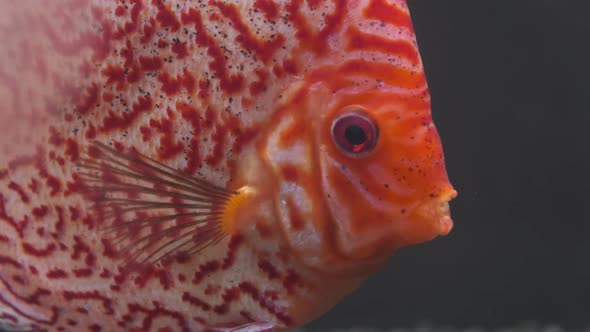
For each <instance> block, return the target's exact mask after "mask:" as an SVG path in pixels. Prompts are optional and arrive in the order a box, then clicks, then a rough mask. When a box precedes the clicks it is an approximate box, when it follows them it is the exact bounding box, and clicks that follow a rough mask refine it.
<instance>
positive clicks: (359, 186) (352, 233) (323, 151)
mask: <svg viewBox="0 0 590 332" xmlns="http://www.w3.org/2000/svg"><path fill="white" fill-rule="evenodd" d="M335 74H336V73H335ZM330 99H331V100H330V101H329V102H327V103H325V107H326V108H325V110H324V112H321V113H318V115H319V116H318V118H317V119H316V121H317V122H318V125H317V130H316V132H315V135H316V137H315V140H316V142H317V145H318V149H317V150H316V151H317V159H316V160H317V165H318V170H319V171H320V172H321V175H320V177H321V190H322V192H323V193H324V204H325V206H326V209H327V212H328V213H327V214H328V215H329V219H330V220H331V222H332V225H333V231H334V232H333V235H334V237H335V241H334V243H335V248H336V250H337V251H338V254H339V255H343V256H344V257H349V258H353V259H365V258H369V257H377V256H382V255H388V254H390V253H391V252H392V251H393V250H394V249H397V248H399V247H402V246H406V245H413V244H417V243H421V242H425V241H429V240H431V239H433V238H435V237H436V236H439V235H447V234H448V233H449V232H450V231H451V229H452V227H453V222H452V220H451V217H450V209H449V204H448V203H449V201H450V200H451V199H452V198H454V197H455V196H456V192H455V190H454V189H453V187H452V185H451V184H450V182H449V179H448V176H447V172H446V167H445V161H444V152H443V147H442V144H441V140H440V137H439V134H438V132H437V129H436V127H435V125H434V123H433V120H432V117H431V112H430V103H429V95H428V91H427V90H426V88H424V87H423V88H421V89H418V90H413V91H404V92H402V91H400V90H399V88H398V87H396V86H389V85H388V84H387V83H386V82H373V83H371V84H367V83H365V84H362V83H360V82H359V83H358V84H355V85H353V87H352V88H345V89H342V90H339V91H337V92H335V93H332V94H331V96H330Z"/></svg>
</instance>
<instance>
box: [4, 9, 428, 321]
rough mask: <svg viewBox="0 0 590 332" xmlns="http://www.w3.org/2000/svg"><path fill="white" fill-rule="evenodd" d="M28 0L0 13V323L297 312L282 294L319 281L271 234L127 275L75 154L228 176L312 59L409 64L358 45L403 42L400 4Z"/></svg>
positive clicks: (272, 317) (406, 28)
mask: <svg viewBox="0 0 590 332" xmlns="http://www.w3.org/2000/svg"><path fill="white" fill-rule="evenodd" d="M39 3H40V2H36V1H25V2H23V5H22V7H19V6H17V5H14V4H12V5H11V6H12V7H11V8H10V10H7V11H4V13H5V14H4V15H2V14H0V35H1V36H2V37H3V38H2V40H3V41H4V46H5V47H2V48H1V49H0V59H1V63H0V96H2V97H3V99H2V100H3V101H2V104H3V105H6V106H7V107H2V110H0V112H1V113H0V116H1V117H2V119H3V120H4V119H5V120H6V121H0V122H1V123H0V126H2V127H1V128H0V129H1V132H0V137H1V138H2V139H1V140H0V141H1V142H2V143H0V145H1V148H2V153H1V154H0V195H1V196H2V197H0V249H1V250H0V253H1V254H0V264H1V265H0V266H1V267H2V268H1V269H0V295H1V296H2V297H1V298H0V309H1V310H0V324H4V323H5V322H6V324H13V323H14V324H16V323H19V322H27V323H26V324H31V322H32V324H35V325H39V326H41V327H47V326H51V327H52V328H57V327H58V326H68V325H70V326H75V325H76V324H79V325H78V326H88V327H90V328H92V326H95V325H97V326H101V325H102V326H104V328H105V329H106V330H109V328H110V329H116V328H119V327H121V326H120V325H118V324H119V323H121V322H122V321H124V320H125V317H126V316H125V315H129V317H132V318H133V321H132V323H131V324H132V326H143V327H144V328H145V327H146V326H148V327H149V328H151V327H155V326H165V325H166V324H169V325H170V326H174V327H175V328H178V329H179V330H183V329H184V330H190V329H192V328H193V327H194V329H198V328H202V326H207V325H212V324H213V325H214V324H217V323H219V324H222V325H223V324H229V323H240V324H241V323H244V322H246V321H247V320H248V316H253V317H255V318H257V319H263V320H264V319H266V320H269V321H277V322H279V323H281V324H288V323H290V322H292V321H293V320H294V319H296V318H295V316H293V317H292V316H291V312H290V308H291V307H293V306H294V303H296V301H297V300H296V299H295V296H294V295H293V292H294V291H295V292H301V293H302V294H313V293H314V292H318V290H319V289H322V287H321V286H322V285H321V283H317V282H312V281H306V278H305V275H302V274H301V273H299V272H298V271H299V266H298V265H297V264H296V263H293V262H288V261H286V260H285V257H284V253H282V252H281V249H280V248H279V247H277V246H276V244H274V242H273V241H270V240H269V241H268V243H267V242H265V241H259V242H260V243H259V245H258V246H257V245H254V244H252V243H251V242H247V240H244V239H242V240H240V239H239V238H238V239H236V238H228V239H226V240H225V242H223V243H222V244H221V245H220V246H219V247H218V248H220V249H219V250H215V251H209V252H206V253H203V255H202V256H199V257H194V258H193V259H192V260H191V261H190V262H189V263H188V264H187V265H185V266H183V267H180V268H178V267H176V268H175V269H174V270H172V271H166V270H165V269H159V268H158V269H154V270H153V271H149V272H148V273H146V274H144V275H142V276H140V277H137V279H133V280H130V279H127V278H126V277H127V276H125V275H122V274H121V273H120V271H118V270H117V263H115V262H113V259H112V253H111V252H110V247H109V244H108V243H105V242H104V241H103V238H102V237H101V236H100V235H99V234H98V233H97V232H96V227H97V220H95V219H93V216H92V215H91V214H89V213H88V212H87V211H88V208H89V206H88V203H87V202H85V201H83V200H82V199H81V198H80V197H79V196H78V195H77V194H76V182H75V178H74V176H73V173H74V170H73V169H72V165H73V164H74V163H75V162H76V161H77V160H79V155H80V154H81V153H82V149H83V147H84V144H85V142H87V141H89V140H93V139H97V140H100V141H103V142H106V143H112V144H113V146H115V147H117V146H118V145H119V144H120V145H122V146H135V147H136V148H137V149H138V150H139V151H140V152H143V153H144V154H147V155H149V156H151V157H154V158H155V159H157V160H159V161H162V162H165V163H166V164H168V165H170V166H172V167H174V168H178V169H181V170H183V171H184V172H186V173H188V174H193V175H198V176H200V177H203V178H205V179H207V180H209V181H211V182H213V183H216V184H220V185H226V183H227V182H228V180H229V179H230V178H231V175H232V170H233V168H234V167H235V166H236V163H237V162H236V160H238V159H239V156H240V153H241V152H242V151H244V150H245V147H246V146H247V145H248V144H250V143H251V142H253V141H254V140H255V139H256V137H257V136H256V135H257V133H259V132H260V129H261V128H264V126H265V125H266V121H268V120H269V119H270V118H271V115H272V113H273V111H274V105H275V104H276V103H277V102H278V100H279V99H280V96H281V93H282V91H284V90H285V89H286V88H287V87H288V86H290V85H291V84H292V83H293V82H294V81H297V80H300V79H302V77H303V76H304V75H305V73H306V72H308V71H309V70H310V69H313V68H321V67H322V66H329V65H332V64H334V63H339V62H342V61H344V60H346V59H350V58H361V57H366V58H369V59H371V60H372V61H379V62H387V63H395V64H396V65H399V66H402V67H410V68H419V66H418V65H417V63H419V60H418V61H416V59H413V58H412V56H411V55H410V56H408V55H407V54H403V53H392V52H384V51H383V50H382V49H379V47H380V46H379V42H377V46H376V47H373V48H370V49H364V48H362V47H360V46H358V45H357V46H355V45H356V44H355V43H354V41H355V40H365V41H366V40H367V39H366V37H367V35H374V36H378V37H382V38H384V39H386V40H390V39H395V40H404V41H407V42H409V43H410V44H412V45H413V43H414V36H413V32H412V30H411V25H409V23H408V20H407V18H408V13H407V7H406V5H405V1H385V0H370V1H369V0H367V1H353V0H351V1H328V0H324V1H322V0H309V1H298V0H290V1H270V0H256V1H219V2H217V1H155V0H154V1H151V0H143V1H129V2H112V1H98V0H95V1H94V0H93V1H79V0H56V1H55V2H51V3H46V2H43V6H40V5H39ZM384 9H385V10H391V13H394V14H392V15H381V14H380V10H381V12H382V11H383V10H384ZM8 13H10V15H8ZM349 31H352V33H349ZM25 36H26V38H25ZM359 36H360V37H359ZM355 38H356V39H355ZM359 38H360V39H359ZM363 38H365V39H363ZM381 46H383V45H381ZM385 47H388V46H387V45H385ZM400 54H401V55H400ZM261 227H264V225H263V226H261ZM260 248H262V249H264V250H262V249H260ZM261 285H264V287H261ZM302 296H303V297H305V296H311V295H302ZM64 312H66V313H68V314H63V313H64ZM243 312H246V314H245V315H244V313H243ZM88 313H90V314H88ZM111 317H112V318H114V319H113V320H109V319H108V318H111ZM236 317H240V318H239V319H238V318H236ZM297 319H299V318H297ZM158 320H162V322H163V323H162V322H158ZM145 322H150V323H149V324H148V325H145V324H147V323H145ZM26 324H25V325H23V326H27V325H26ZM7 326H10V325H7ZM127 327H129V326H127Z"/></svg>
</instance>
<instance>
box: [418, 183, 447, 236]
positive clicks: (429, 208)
mask: <svg viewBox="0 0 590 332" xmlns="http://www.w3.org/2000/svg"><path fill="white" fill-rule="evenodd" d="M455 197H457V191H455V190H454V189H448V190H446V191H444V192H443V193H442V194H440V195H438V196H437V197H434V198H431V199H428V200H426V201H425V202H424V203H422V204H420V205H419V206H418V207H417V208H416V210H415V212H414V215H415V217H417V218H418V219H420V220H422V221H423V222H426V223H427V224H429V226H431V227H432V230H433V231H434V232H435V233H436V234H438V235H441V236H446V235H448V234H449V233H450V232H451V230H452V229H453V219H452V218H451V209H450V206H449V202H450V201H451V200H453V199H454V198H455Z"/></svg>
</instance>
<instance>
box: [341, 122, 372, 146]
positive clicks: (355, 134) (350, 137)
mask: <svg viewBox="0 0 590 332" xmlns="http://www.w3.org/2000/svg"><path fill="white" fill-rule="evenodd" d="M344 137H345V138H346V140H347V141H348V144H350V145H359V144H363V143H364V142H365V141H366V140H367V134H366V133H365V131H364V129H363V128H361V127H360V126H359V125H356V124H353V125H351V126H349V127H347V128H346V130H345V131H344Z"/></svg>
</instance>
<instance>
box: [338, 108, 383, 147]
mask: <svg viewBox="0 0 590 332" xmlns="http://www.w3.org/2000/svg"><path fill="white" fill-rule="evenodd" d="M332 139H333V140H334V144H336V146H337V147H338V149H339V150H340V151H341V152H342V153H344V154H346V155H348V156H350V157H355V158H359V157H364V156H366V155H367V154H368V153H370V152H371V151H373V149H374V148H375V146H376V145H377V140H378V139H379V127H378V126H377V124H376V123H375V121H374V120H373V119H372V118H371V117H370V116H369V115H368V114H366V112H364V111H361V110H353V111H349V112H346V113H344V114H342V115H340V116H339V117H337V118H336V119H335V120H334V122H333V123H332Z"/></svg>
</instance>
